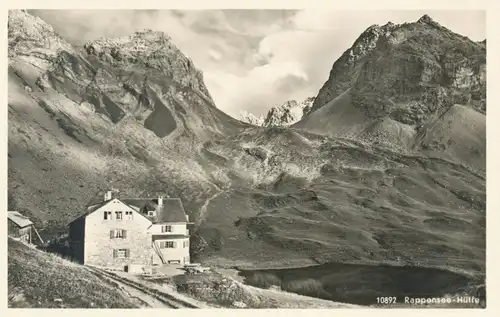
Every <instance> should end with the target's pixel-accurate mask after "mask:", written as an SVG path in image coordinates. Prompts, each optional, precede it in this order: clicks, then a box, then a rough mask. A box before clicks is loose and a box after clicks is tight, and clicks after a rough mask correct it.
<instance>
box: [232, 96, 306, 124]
mask: <svg viewBox="0 0 500 317" xmlns="http://www.w3.org/2000/svg"><path fill="white" fill-rule="evenodd" d="M313 102H314V97H309V98H306V99H305V100H304V101H302V102H297V101H295V100H289V101H286V102H285V103H283V104H281V105H278V106H274V107H272V108H271V109H270V110H269V112H268V113H267V115H266V116H259V117H257V116H255V115H254V114H251V113H248V112H243V113H242V114H241V117H240V118H241V120H242V121H243V122H247V123H250V124H252V125H257V126H264V127H287V126H290V125H292V124H294V123H296V122H298V121H299V120H300V119H302V118H303V117H304V116H305V115H306V114H307V113H308V112H309V111H310V110H311V105H312V104H313Z"/></svg>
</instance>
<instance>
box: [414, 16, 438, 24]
mask: <svg viewBox="0 0 500 317" xmlns="http://www.w3.org/2000/svg"><path fill="white" fill-rule="evenodd" d="M417 23H425V24H429V25H435V26H439V23H437V22H436V21H434V20H433V19H432V18H431V17H430V16H429V15H427V14H424V15H423V16H422V17H421V18H420V19H418V21H417Z"/></svg>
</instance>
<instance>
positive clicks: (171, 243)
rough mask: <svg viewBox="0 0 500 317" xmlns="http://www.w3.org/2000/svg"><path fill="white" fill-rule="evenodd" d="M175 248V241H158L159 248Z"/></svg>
mask: <svg viewBox="0 0 500 317" xmlns="http://www.w3.org/2000/svg"><path fill="white" fill-rule="evenodd" d="M172 248H175V241H160V249H172Z"/></svg>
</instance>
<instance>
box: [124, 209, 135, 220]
mask: <svg viewBox="0 0 500 317" xmlns="http://www.w3.org/2000/svg"><path fill="white" fill-rule="evenodd" d="M125 219H127V220H132V219H133V216H132V211H125Z"/></svg>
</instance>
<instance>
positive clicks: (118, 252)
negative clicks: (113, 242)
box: [113, 249, 130, 259]
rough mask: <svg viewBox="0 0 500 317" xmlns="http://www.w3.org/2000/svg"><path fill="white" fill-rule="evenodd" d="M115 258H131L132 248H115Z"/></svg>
mask: <svg viewBox="0 0 500 317" xmlns="http://www.w3.org/2000/svg"><path fill="white" fill-rule="evenodd" d="M113 257H114V258H119V259H120V258H121V259H123V258H130V249H114V250H113Z"/></svg>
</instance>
